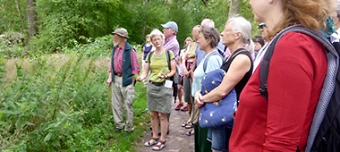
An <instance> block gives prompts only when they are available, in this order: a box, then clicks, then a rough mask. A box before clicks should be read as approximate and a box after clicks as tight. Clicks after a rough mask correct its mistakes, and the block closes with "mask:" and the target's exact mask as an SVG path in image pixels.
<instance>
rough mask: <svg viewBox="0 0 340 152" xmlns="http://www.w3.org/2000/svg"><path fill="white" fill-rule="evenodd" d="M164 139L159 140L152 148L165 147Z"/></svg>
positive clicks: (160, 148)
mask: <svg viewBox="0 0 340 152" xmlns="http://www.w3.org/2000/svg"><path fill="white" fill-rule="evenodd" d="M165 146H166V145H165V140H159V141H158V143H157V144H156V145H155V146H153V147H152V150H155V151H160V150H162V149H164V147H165Z"/></svg>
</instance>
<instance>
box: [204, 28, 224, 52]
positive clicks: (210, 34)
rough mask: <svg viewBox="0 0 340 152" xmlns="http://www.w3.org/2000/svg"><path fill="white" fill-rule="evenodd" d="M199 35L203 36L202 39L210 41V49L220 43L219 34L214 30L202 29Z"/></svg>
mask: <svg viewBox="0 0 340 152" xmlns="http://www.w3.org/2000/svg"><path fill="white" fill-rule="evenodd" d="M200 33H201V34H203V37H204V39H206V40H210V44H209V45H210V47H211V48H215V47H217V45H218V42H219V41H220V33H219V32H218V31H217V29H215V28H211V27H202V28H201V30H200Z"/></svg>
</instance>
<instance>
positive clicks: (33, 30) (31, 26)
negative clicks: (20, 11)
mask: <svg viewBox="0 0 340 152" xmlns="http://www.w3.org/2000/svg"><path fill="white" fill-rule="evenodd" d="M26 6H27V22H28V37H29V39H31V38H32V36H34V35H35V34H37V32H38V27H37V13H36V11H35V0H26Z"/></svg>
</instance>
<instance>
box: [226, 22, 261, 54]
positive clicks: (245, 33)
mask: <svg viewBox="0 0 340 152" xmlns="http://www.w3.org/2000/svg"><path fill="white" fill-rule="evenodd" d="M227 24H233V32H235V33H236V32H240V33H241V35H242V42H243V43H244V44H245V45H247V48H246V49H247V50H248V51H250V52H251V53H253V52H254V49H255V46H254V42H253V40H252V39H251V32H252V27H251V23H250V22H249V21H248V20H246V19H245V18H244V17H242V16H235V17H232V18H230V19H229V20H228V22H227Z"/></svg>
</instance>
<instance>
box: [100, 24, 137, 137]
mask: <svg viewBox="0 0 340 152" xmlns="http://www.w3.org/2000/svg"><path fill="white" fill-rule="evenodd" d="M111 34H112V35H113V36H112V40H113V45H114V46H113V49H112V57H111V63H110V68H109V73H110V75H109V78H108V79H107V85H108V86H109V87H110V86H111V84H112V82H113V87H112V110H113V118H114V122H115V126H116V128H115V131H116V132H120V131H121V130H122V129H124V127H125V131H126V132H127V133H130V132H131V131H133V129H134V127H133V110H132V103H133V101H134V81H135V79H134V75H135V74H139V71H140V67H139V62H138V58H137V55H136V52H135V51H134V49H133V47H132V46H131V45H130V44H129V43H128V42H126V41H127V39H128V38H129V37H128V32H127V30H126V29H124V28H118V29H116V30H115V31H114V32H112V33H111ZM123 103H124V104H125V107H126V111H127V114H126V115H127V116H126V123H124V120H123V117H124V113H123V105H124V104H123Z"/></svg>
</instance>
